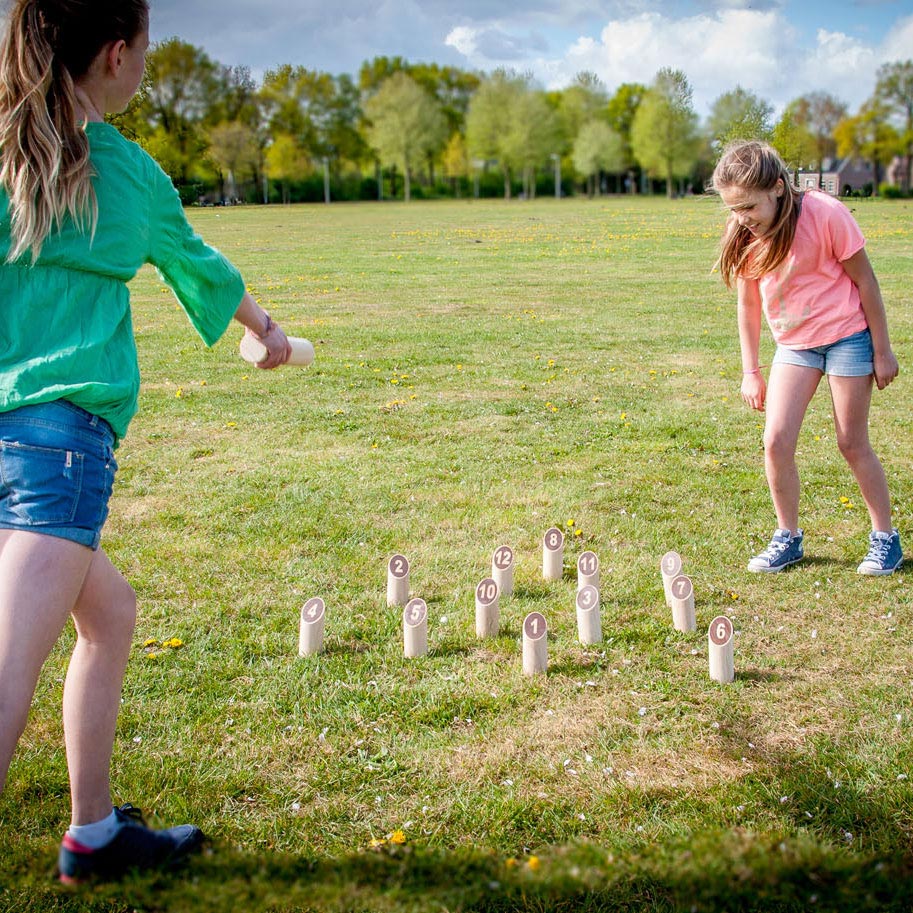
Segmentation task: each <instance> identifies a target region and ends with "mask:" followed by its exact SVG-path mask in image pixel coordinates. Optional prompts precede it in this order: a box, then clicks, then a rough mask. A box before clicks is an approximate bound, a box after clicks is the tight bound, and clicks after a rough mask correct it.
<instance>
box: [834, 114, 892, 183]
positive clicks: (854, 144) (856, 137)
mask: <svg viewBox="0 0 913 913" xmlns="http://www.w3.org/2000/svg"><path fill="white" fill-rule="evenodd" d="M889 113H890V112H889V110H888V107H887V106H886V105H885V104H884V103H883V102H881V101H879V100H878V98H877V97H875V98H872V99H870V100H869V101H868V102H866V104H864V105H863V106H862V108H861V109H860V111H859V113H858V114H857V115H856V116H855V117H847V118H844V119H843V120H842V121H840V123H839V124H837V128H836V130H834V139H835V140H836V142H837V154H838V155H841V156H852V157H855V158H863V159H866V160H867V161H869V162H871V164H872V174H873V176H874V186H873V192H874V193H875V194H876V195H877V193H878V186H879V184H880V183H881V173H882V172H881V169H882V167H883V166H884V165H887V164H888V163H889V162H890V161H891V159H892V158H893V157H894V152H895V150H896V149H897V145H898V141H899V135H898V133H897V131H896V130H895V129H894V127H893V126H892V125H891V123H890V121H889Z"/></svg>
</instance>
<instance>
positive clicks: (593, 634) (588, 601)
mask: <svg viewBox="0 0 913 913" xmlns="http://www.w3.org/2000/svg"><path fill="white" fill-rule="evenodd" d="M577 636H578V637H579V639H580V643H582V644H598V643H600V642H601V641H602V619H601V617H600V611H599V590H597V589H596V587H594V586H593V585H592V584H591V583H587V584H585V585H584V586H582V587H581V588H580V589H579V590H577Z"/></svg>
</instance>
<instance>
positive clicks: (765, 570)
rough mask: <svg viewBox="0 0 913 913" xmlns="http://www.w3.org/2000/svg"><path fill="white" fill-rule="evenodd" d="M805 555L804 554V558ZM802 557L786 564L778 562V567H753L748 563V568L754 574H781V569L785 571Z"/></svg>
mask: <svg viewBox="0 0 913 913" xmlns="http://www.w3.org/2000/svg"><path fill="white" fill-rule="evenodd" d="M804 557H805V556H804V555H803V556H802V558H804ZM802 558H796V560H795V561H787V562H786V563H785V564H778V565H777V566H776V567H752V566H751V565H750V564H749V565H748V570H749V571H751V572H752V573H753V574H779V573H780V571H785V570H786V569H787V568H788V567H792V566H793V565H794V564H798V563H799V562H800V561H801V560H802Z"/></svg>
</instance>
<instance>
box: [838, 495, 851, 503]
mask: <svg viewBox="0 0 913 913" xmlns="http://www.w3.org/2000/svg"><path fill="white" fill-rule="evenodd" d="M840 503H841V504H849V503H850V499H849V498H847V497H846V496H845V495H841V496H840Z"/></svg>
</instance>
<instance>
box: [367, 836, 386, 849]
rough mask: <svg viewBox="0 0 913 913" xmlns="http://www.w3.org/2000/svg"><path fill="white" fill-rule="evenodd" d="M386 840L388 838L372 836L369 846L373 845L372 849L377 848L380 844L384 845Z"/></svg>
mask: <svg viewBox="0 0 913 913" xmlns="http://www.w3.org/2000/svg"><path fill="white" fill-rule="evenodd" d="M386 842H387V841H386V840H381V839H379V838H378V837H372V838H371V840H370V842H369V843H368V846H369V847H371V849H372V850H376V849H377V848H378V847H379V846H383V845H384V844H385V843H386Z"/></svg>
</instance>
